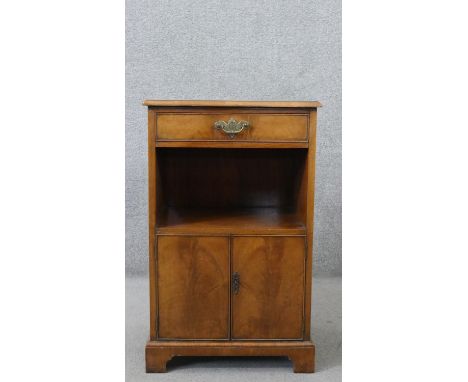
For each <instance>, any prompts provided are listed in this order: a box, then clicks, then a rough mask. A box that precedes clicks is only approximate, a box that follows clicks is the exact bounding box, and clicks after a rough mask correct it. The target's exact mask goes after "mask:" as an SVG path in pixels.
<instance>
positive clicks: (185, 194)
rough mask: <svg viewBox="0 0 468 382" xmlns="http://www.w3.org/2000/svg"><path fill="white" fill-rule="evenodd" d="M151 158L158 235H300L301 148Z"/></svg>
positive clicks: (163, 153)
mask: <svg viewBox="0 0 468 382" xmlns="http://www.w3.org/2000/svg"><path fill="white" fill-rule="evenodd" d="M156 153H157V177H156V197H157V203H156V204H157V218H156V229H157V231H158V232H159V233H171V232H179V233H182V232H184V233H190V232H197V233H232V234H236V233H246V234H248V233H272V234H273V233H290V234H305V222H306V215H305V211H306V208H305V205H306V183H307V176H306V174H307V171H306V167H307V166H306V158H307V150H306V149H211V148H210V149H206V148H204V149H201V148H183V149H182V148H158V149H157V151H156Z"/></svg>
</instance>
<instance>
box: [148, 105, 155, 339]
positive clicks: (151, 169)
mask: <svg viewBox="0 0 468 382" xmlns="http://www.w3.org/2000/svg"><path fill="white" fill-rule="evenodd" d="M155 124H156V112H155V111H154V110H151V109H149V110H148V234H149V237H148V239H149V245H148V249H149V251H148V255H149V278H150V282H149V285H150V290H149V296H150V338H151V339H152V340H154V339H156V338H157V333H156V330H157V325H156V317H157V312H156V308H157V301H156V298H157V293H156V279H155V278H156V258H155V250H156V245H155V240H156V238H155V226H156V152H155V148H154V134H155Z"/></svg>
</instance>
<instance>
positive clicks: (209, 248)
mask: <svg viewBox="0 0 468 382" xmlns="http://www.w3.org/2000/svg"><path fill="white" fill-rule="evenodd" d="M157 288H158V309H159V325H158V336H159V338H167V339H227V338H229V239H228V238H227V237H207V236H204V237H201V236H200V237H199V236H158V239H157Z"/></svg>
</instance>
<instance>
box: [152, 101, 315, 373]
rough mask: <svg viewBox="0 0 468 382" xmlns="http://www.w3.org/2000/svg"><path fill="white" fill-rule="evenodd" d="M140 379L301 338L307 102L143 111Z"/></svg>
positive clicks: (306, 295) (308, 261) (181, 105)
mask: <svg viewBox="0 0 468 382" xmlns="http://www.w3.org/2000/svg"><path fill="white" fill-rule="evenodd" d="M145 105H147V106H148V159H149V162H148V163H149V165H148V169H149V177H148V182H149V270H150V339H149V341H148V343H147V345H146V369H147V371H148V372H162V371H165V370H166V363H167V362H168V361H169V360H170V359H171V358H172V357H174V356H184V355H187V356H192V355H208V356H216V355H226V356H236V355H239V356H250V355H261V356H278V355H281V356H287V357H289V358H290V359H291V360H292V362H293V365H294V371H296V372H313V370H314V357H315V347H314V345H313V343H312V342H311V339H310V308H311V282H312V280H311V277H312V253H311V243H312V239H313V203H314V197H313V187H314V172H315V171H314V168H315V132H316V113H317V107H319V106H320V104H319V103H318V102H241V101H238V102H228V101H145Z"/></svg>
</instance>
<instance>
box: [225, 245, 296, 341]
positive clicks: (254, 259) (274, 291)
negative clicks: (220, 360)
mask: <svg viewBox="0 0 468 382" xmlns="http://www.w3.org/2000/svg"><path fill="white" fill-rule="evenodd" d="M304 268H305V239H304V237H302V236H301V237H299V236H296V237H295V236H289V237H286V236H284V237H278V236H268V237H267V236H265V237H247V236H246V237H234V238H233V241H232V272H233V274H232V277H233V284H232V302H231V303H232V338H233V339H302V338H303V322H304V317H303V316H304V314H303V313H304V271H305V269H304ZM236 279H237V280H236ZM236 284H237V285H238V286H237V285H236ZM236 289H237V291H236Z"/></svg>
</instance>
